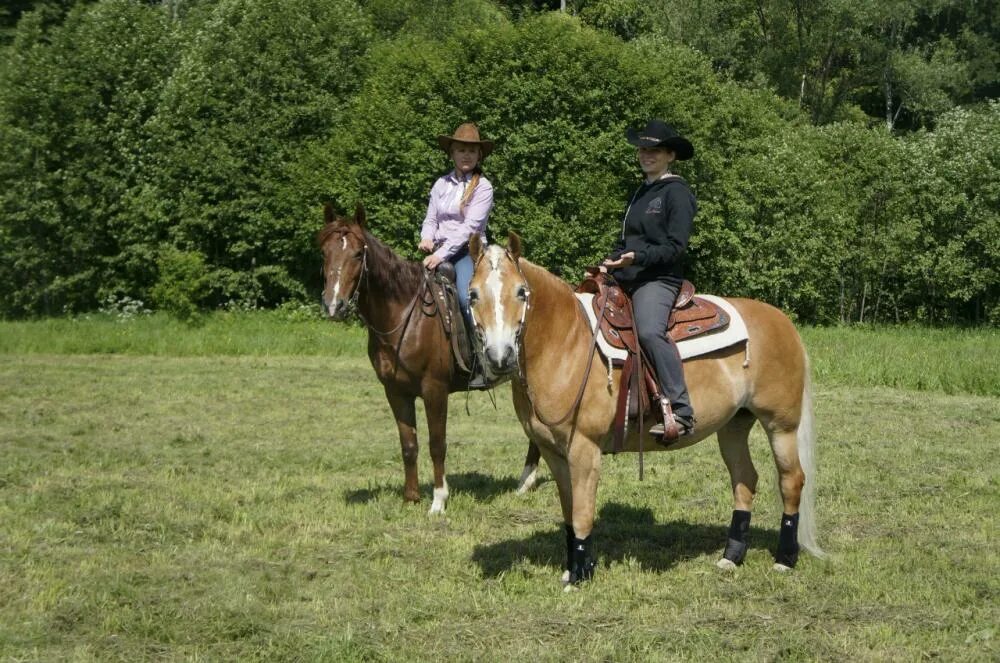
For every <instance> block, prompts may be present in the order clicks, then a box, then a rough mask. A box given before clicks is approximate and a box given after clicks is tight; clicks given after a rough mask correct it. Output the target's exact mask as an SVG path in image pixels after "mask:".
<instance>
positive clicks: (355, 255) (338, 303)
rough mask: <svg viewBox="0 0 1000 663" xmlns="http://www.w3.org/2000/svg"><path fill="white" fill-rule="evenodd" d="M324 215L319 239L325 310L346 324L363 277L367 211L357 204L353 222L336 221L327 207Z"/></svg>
mask: <svg viewBox="0 0 1000 663" xmlns="http://www.w3.org/2000/svg"><path fill="white" fill-rule="evenodd" d="M323 215H324V218H325V220H326V225H325V226H323V229H322V230H320V231H319V234H318V235H317V236H316V240H317V242H318V243H319V245H320V248H321V249H322V251H323V310H324V311H325V312H326V314H327V315H329V316H330V317H331V318H333V319H334V320H343V319H344V318H345V317H346V316H347V311H348V303H349V302H350V300H351V298H352V297H353V296H354V295H355V293H357V290H358V288H359V287H360V286H361V279H362V278H363V276H364V270H365V259H366V257H367V256H366V251H367V246H366V244H365V209H364V207H362V206H361V204H358V207H357V209H356V210H355V212H354V218H353V219H344V218H341V217H335V216H334V214H333V208H332V207H331V206H330V204H329V203H327V204H326V206H325V207H324V209H323Z"/></svg>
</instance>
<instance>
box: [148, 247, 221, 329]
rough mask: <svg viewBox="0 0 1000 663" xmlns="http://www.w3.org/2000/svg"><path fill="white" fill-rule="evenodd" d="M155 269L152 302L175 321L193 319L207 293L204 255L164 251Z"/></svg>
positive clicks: (172, 250) (190, 252)
mask: <svg viewBox="0 0 1000 663" xmlns="http://www.w3.org/2000/svg"><path fill="white" fill-rule="evenodd" d="M157 267H158V270H159V275H160V276H159V279H158V280H157V282H156V285H154V286H153V289H152V291H151V293H150V294H151V296H152V298H153V303H154V304H155V305H156V307H157V308H158V309H160V310H162V311H166V312H167V313H170V314H171V315H172V316H174V317H176V318H177V319H179V320H183V321H185V322H187V321H191V320H193V319H194V318H195V317H196V315H197V313H198V309H199V307H200V305H201V303H202V302H203V301H204V299H205V295H206V294H207V293H208V285H209V274H208V268H207V267H206V265H205V256H203V255H202V254H200V253H197V252H194V251H178V250H177V249H173V248H168V249H165V250H164V251H163V252H162V253H161V255H160V257H159V260H157Z"/></svg>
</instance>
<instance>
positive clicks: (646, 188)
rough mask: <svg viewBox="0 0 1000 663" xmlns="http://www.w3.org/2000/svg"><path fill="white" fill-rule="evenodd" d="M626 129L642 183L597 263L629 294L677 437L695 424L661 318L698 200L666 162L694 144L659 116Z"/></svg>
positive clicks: (672, 295)
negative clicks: (612, 244)
mask: <svg viewBox="0 0 1000 663" xmlns="http://www.w3.org/2000/svg"><path fill="white" fill-rule="evenodd" d="M625 135H626V137H627V138H628V142H629V143H631V144H632V145H635V146H636V148H637V156H638V160H639V166H640V167H641V168H642V172H643V174H644V175H645V181H644V182H643V183H642V184H641V185H640V186H639V188H638V189H636V191H635V193H634V194H632V199H631V201H629V204H628V207H627V209H626V210H625V216H624V218H623V220H622V232H621V237H620V238H619V241H618V244H617V246H616V247H615V249H614V251H612V253H611V254H610V255H609V256H608V257H607V258H606V259H605V260H604V262H603V263H602V267H603V268H605V269H606V270H612V269H613V270H615V272H614V276H615V279H616V280H617V281H618V283H619V284H620V285H621V286H622V287H623V288H624V289H625V290H626V291H627V292H628V293H629V294H630V295H631V297H632V309H633V312H634V315H635V324H636V331H637V333H638V335H639V344H640V345H641V346H642V348H643V350H644V351H645V352H646V355H647V356H648V357H649V359H650V361H652V362H653V365H654V367H655V368H656V374H657V377H658V379H659V381H660V390H661V392H662V393H663V394H664V395H665V396H666V397H667V398H668V399H669V400H670V404H671V408H672V410H673V415H674V421H675V423H676V424H677V429H678V433H679V435H687V434H690V433H691V432H692V431H693V430H694V423H695V419H694V410H692V409H691V399H690V398H689V396H688V392H687V386H686V384H685V382H684V369H683V366H682V365H681V357H680V355H679V354H678V353H677V346H676V345H674V342H673V341H671V340H670V338H669V337H668V336H667V318H668V317H669V316H670V310H671V309H672V308H673V305H674V301H675V300H676V299H677V293H678V292H679V291H680V287H681V282H682V281H683V278H684V271H683V267H684V265H683V260H684V254H685V252H686V251H687V245H688V239H689V238H690V236H691V224H692V221H693V220H694V215H695V212H696V211H697V209H698V205H697V202H696V201H695V198H694V194H693V193H691V188H690V187H689V186H688V184H687V182H685V181H684V179H683V178H681V177H679V176H677V175H674V174H673V173H671V172H670V168H671V165H672V164H673V162H674V161H678V160H680V161H683V160H685V159H690V158H691V157H692V156H694V147H693V146H692V145H691V142H690V141H688V140H687V139H686V138H684V137H683V136H681V135H680V134H679V133H677V131H676V130H675V129H674V128H673V127H671V126H670V125H669V124H666V123H665V122H663V121H662V120H650V121H649V122H648V123H647V124H646V127H645V128H643V129H639V130H636V129H629V130H628V131H626V132H625ZM649 432H650V433H652V434H653V435H663V432H664V426H663V424H657V425H656V426H654V427H653V428H652V429H650V431H649Z"/></svg>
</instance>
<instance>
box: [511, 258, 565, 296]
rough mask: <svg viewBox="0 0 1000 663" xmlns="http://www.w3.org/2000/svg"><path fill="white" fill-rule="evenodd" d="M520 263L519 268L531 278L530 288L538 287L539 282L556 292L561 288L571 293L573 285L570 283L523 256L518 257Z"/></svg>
mask: <svg viewBox="0 0 1000 663" xmlns="http://www.w3.org/2000/svg"><path fill="white" fill-rule="evenodd" d="M520 263H521V270H522V271H524V272H525V276H527V277H528V278H530V279H531V287H532V289H536V288H538V287H539V284H544V286H545V287H551V288H554V289H555V290H556V291H557V292H559V291H560V289H562V290H565V291H566V292H567V293H568V294H570V295H572V294H573V286H572V285H571V284H570V283H568V282H567V281H564V280H563V279H562V278H560V277H558V276H556V275H555V274H553V273H552V272H550V271H549V270H547V269H545V268H544V267H542V266H541V265H536V264H535V263H533V262H531V261H530V260H528V259H527V258H525V257H523V256H522V257H521V258H520ZM525 268H527V269H525Z"/></svg>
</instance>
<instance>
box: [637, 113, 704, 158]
mask: <svg viewBox="0 0 1000 663" xmlns="http://www.w3.org/2000/svg"><path fill="white" fill-rule="evenodd" d="M625 138H627V139H628V142H630V143H632V144H633V145H635V146H636V147H663V148H666V149H668V150H672V151H673V152H674V154H676V155H677V159H678V161H684V160H685V159H690V158H691V157H693V156H694V146H693V145H692V144H691V141H689V140H688V139H687V138H685V137H684V136H682V135H680V134H679V133H677V130H676V129H674V128H673V127H672V126H670V125H669V124H667V123H666V122H664V121H663V120H650V121H649V122H647V123H646V126H645V128H643V129H632V128H629V129H626V131H625Z"/></svg>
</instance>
